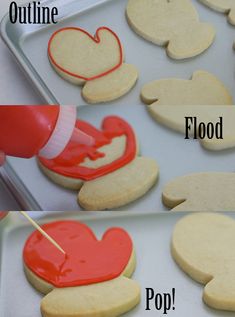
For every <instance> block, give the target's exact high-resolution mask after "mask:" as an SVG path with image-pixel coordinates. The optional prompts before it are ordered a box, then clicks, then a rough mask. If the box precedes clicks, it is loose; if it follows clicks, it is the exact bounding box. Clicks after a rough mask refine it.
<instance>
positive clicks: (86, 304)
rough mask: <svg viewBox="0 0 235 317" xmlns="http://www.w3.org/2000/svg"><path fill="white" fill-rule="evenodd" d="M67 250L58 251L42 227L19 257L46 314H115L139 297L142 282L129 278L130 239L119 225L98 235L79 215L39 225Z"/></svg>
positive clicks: (132, 264)
mask: <svg viewBox="0 0 235 317" xmlns="http://www.w3.org/2000/svg"><path fill="white" fill-rule="evenodd" d="M42 229H43V230H44V231H46V233H47V234H49V235H50V236H51V237H53V239H54V240H55V241H56V242H57V243H58V244H59V245H60V247H61V248H62V249H63V250H64V251H65V252H66V255H64V254H63V253H62V252H60V251H58V249H57V248H55V246H54V245H53V244H51V243H50V242H49V241H48V240H47V239H46V238H45V237H44V236H42V235H41V233H40V232H38V231H35V232H33V233H32V234H31V235H30V237H29V238H28V240H27V241H26V243H25V246H24V251H23V260H24V267H25V274H26V277H27V279H28V280H29V282H30V283H31V284H32V285H33V287H34V288H36V289H37V290H38V291H40V292H42V293H43V294H45V295H46V296H45V297H44V298H43V299H42V301H41V312H42V316H44V317H72V316H74V317H75V316H76V317H84V316H89V317H96V316H99V317H106V316H109V317H116V316H119V315H121V314H124V313H125V312H128V311H129V310H131V309H133V308H134V307H135V306H136V305H137V304H138V303H139V301H140V287H139V285H138V283H137V282H135V281H133V280H131V279H130V277H131V275H132V274H133V272H134V270H135V253H134V248H133V243H132V240H131V238H130V236H129V235H128V233H127V232H126V231H124V230H123V229H121V228H111V229H109V230H107V231H106V232H105V233H104V235H103V237H102V239H101V240H98V239H97V238H96V237H95V235H94V233H93V232H92V230H91V229H90V228H89V227H87V226H86V225H85V224H82V223H80V222H77V221H57V222H52V223H48V224H44V225H42Z"/></svg>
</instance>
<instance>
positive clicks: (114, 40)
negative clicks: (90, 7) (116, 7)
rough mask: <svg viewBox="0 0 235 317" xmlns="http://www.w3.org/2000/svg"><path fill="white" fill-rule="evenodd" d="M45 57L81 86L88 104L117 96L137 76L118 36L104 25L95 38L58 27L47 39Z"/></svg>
mask: <svg viewBox="0 0 235 317" xmlns="http://www.w3.org/2000/svg"><path fill="white" fill-rule="evenodd" d="M48 57H49V60H50V63H51V65H52V67H53V68H54V69H55V71H56V72H57V73H58V74H59V75H60V76H61V77H63V78H64V79H65V80H67V81H69V82H71V83H72V84H75V85H81V86H83V89H82V96H83V98H84V99H85V100H86V101H87V102H88V103H98V102H106V101H110V100H114V99H117V98H119V97H121V96H123V95H124V94H126V93H127V92H128V91H129V90H131V89H132V87H133V86H134V85H135V83H136V81H137V78H138V71H137V69H136V67H135V66H133V65H128V64H125V63H124V53H123V48H122V45H121V42H120V40H119V38H118V36H117V35H116V34H115V33H114V32H113V31H112V30H110V29H109V28H107V27H101V28H99V29H97V31H96V34H95V36H94V37H93V36H91V35H90V34H89V33H88V32H86V31H85V30H83V29H80V28H75V27H68V28H62V29H59V30H58V31H56V32H55V33H54V34H53V35H52V36H51V38H50V41H49V44H48Z"/></svg>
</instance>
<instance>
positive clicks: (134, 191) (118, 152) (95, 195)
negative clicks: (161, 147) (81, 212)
mask: <svg viewBox="0 0 235 317" xmlns="http://www.w3.org/2000/svg"><path fill="white" fill-rule="evenodd" d="M76 125H77V127H79V129H81V130H82V131H84V132H87V133H88V134H89V135H91V136H93V137H94V139H95V145H94V146H84V145H81V146H79V145H77V144H76V145H75V144H74V142H73V141H70V143H69V144H68V146H67V147H66V149H65V150H64V152H63V153H62V154H61V155H60V156H59V157H57V158H55V159H53V160H47V159H43V158H39V166H40V167H41V169H42V171H43V172H44V173H45V174H46V175H47V176H48V177H49V178H50V179H51V180H52V181H53V182H55V183H57V184H59V185H61V186H64V187H66V188H70V189H77V190H80V192H79V194H78V203H79V204H80V205H81V206H82V207H83V208H84V209H86V210H104V209H112V208H116V207H119V206H122V205H125V204H127V203H129V202H132V201H134V200H136V199H138V198H139V197H141V196H143V195H144V194H145V193H146V192H147V191H148V190H149V189H150V188H151V187H152V186H153V185H154V184H155V183H156V181H157V178H158V174H159V170H158V166H157V164H156V162H155V160H153V159H150V158H145V157H138V156H137V155H138V147H137V142H136V137H135V134H134V132H133V130H132V128H131V126H130V125H129V124H128V123H127V122H125V121H124V120H123V119H121V118H119V117H116V116H110V117H106V118H105V119H104V121H103V123H102V131H100V130H98V129H96V128H95V127H93V126H92V125H90V124H88V123H87V122H84V121H81V120H77V124H76Z"/></svg>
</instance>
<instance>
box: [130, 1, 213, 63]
mask: <svg viewBox="0 0 235 317" xmlns="http://www.w3.org/2000/svg"><path fill="white" fill-rule="evenodd" d="M126 15H127V19H128V22H129V24H130V26H131V28H132V29H133V30H134V31H135V32H136V33H137V34H139V35H140V36H142V37H143V38H145V39H146V40H148V41H150V42H153V43H155V44H157V45H160V46H166V51H167V54H168V55H169V56H170V57H171V58H174V59H184V58H189V57H194V56H196V55H199V54H201V53H202V52H203V51H205V50H206V49H207V48H208V47H209V46H210V45H211V44H212V42H213V41H214V38H215V30H214V28H213V26H212V25H210V24H208V23H202V22H200V20H199V17H198V14H197V11H196V9H195V8H194V6H193V5H192V3H191V1H190V0H174V1H169V0H129V1H128V5H127V9H126Z"/></svg>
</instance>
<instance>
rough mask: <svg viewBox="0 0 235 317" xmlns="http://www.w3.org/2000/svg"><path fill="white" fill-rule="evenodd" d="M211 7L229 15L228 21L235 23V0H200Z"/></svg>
mask: <svg viewBox="0 0 235 317" xmlns="http://www.w3.org/2000/svg"><path fill="white" fill-rule="evenodd" d="M200 2H202V3H203V4H205V5H206V6H208V7H209V8H211V9H213V10H215V11H218V12H222V13H225V14H227V15H228V21H229V23H231V24H232V25H235V3H234V0H200Z"/></svg>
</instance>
